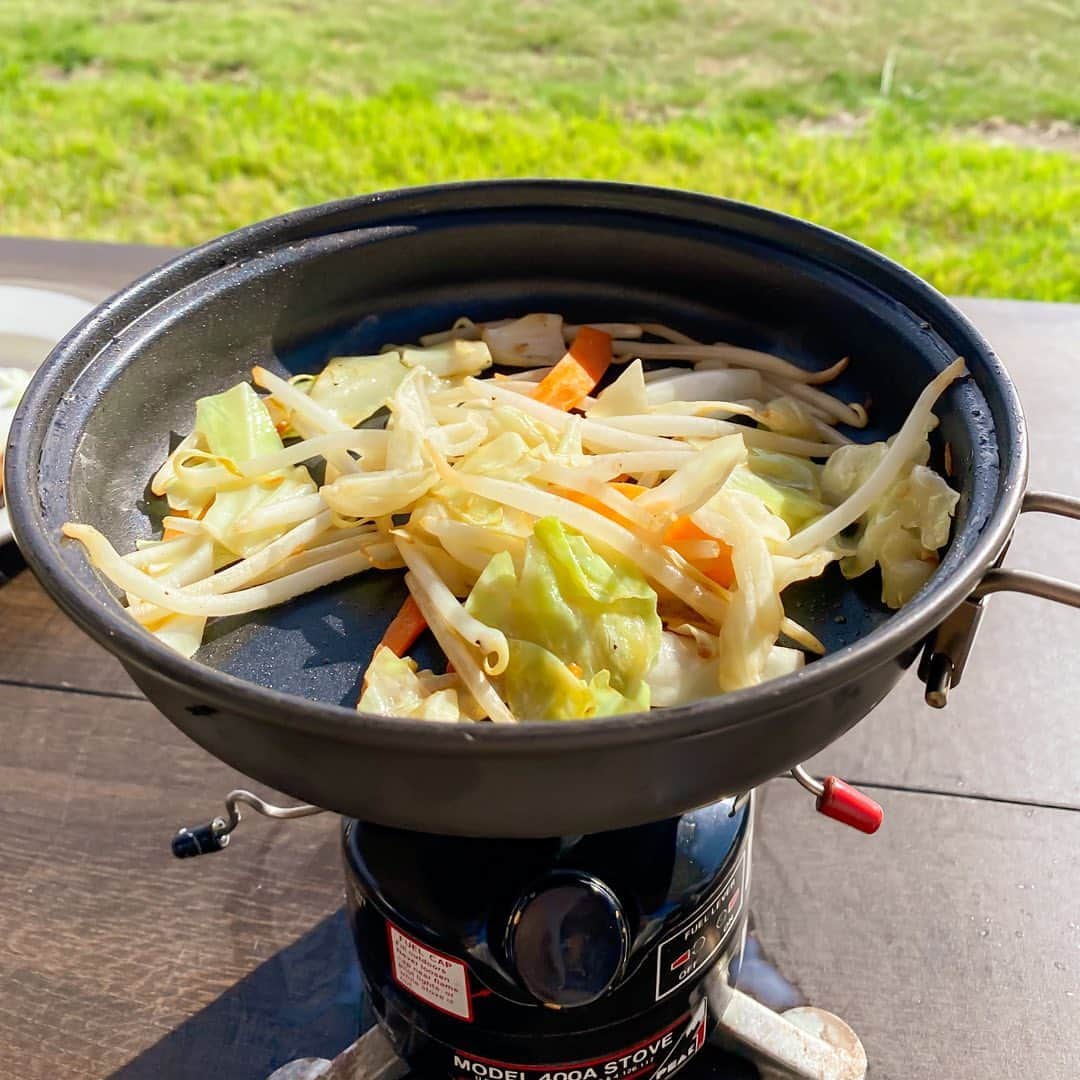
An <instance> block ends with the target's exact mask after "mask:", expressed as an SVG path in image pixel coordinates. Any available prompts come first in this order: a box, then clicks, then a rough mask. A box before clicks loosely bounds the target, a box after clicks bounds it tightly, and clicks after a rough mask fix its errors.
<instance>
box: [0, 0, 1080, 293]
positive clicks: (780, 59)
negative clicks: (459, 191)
mask: <svg viewBox="0 0 1080 1080" xmlns="http://www.w3.org/2000/svg"><path fill="white" fill-rule="evenodd" d="M937 8H938V5H932V4H930V3H928V2H916V0H896V2H895V3H892V4H886V3H879V2H873V3H871V2H863V3H857V2H837V0H833V2H822V3H821V4H817V5H793V4H789V3H786V2H784V0H763V2H762V3H761V4H757V5H746V4H735V3H730V2H727V0H682V2H679V0H621V2H620V0H592V2H589V0H577V2H576V3H570V2H568V0H547V2H544V0H516V2H513V3H511V2H504V0H472V2H471V3H470V2H465V0H444V2H439V3H436V2H434V0H397V2H394V3H381V4H373V3H368V4H342V3H340V0H338V2H336V3H333V4H332V3H330V2H329V0H309V2H306V3H303V2H300V0H295V2H285V0H273V2H264V3H259V4H255V3H252V2H236V0H232V2H230V3H227V4H226V3H222V2H220V0H180V2H177V0H169V2H165V0H128V2H126V3H108V4H101V3H98V4H92V3H88V2H87V0H50V2H49V3H47V4H40V3H37V4H29V3H22V2H18V0H0V231H2V232H7V233H23V234H34V235H48V236H68V237H83V238H98V239H112V240H128V241H147V242H159V243H193V242H196V241H198V240H201V239H205V238H206V237H209V236H211V235H215V234H217V233H220V232H222V231H224V230H227V229H229V228H233V227H235V226H237V225H241V224H244V223H246V222H248V221H251V220H254V219H257V218H261V217H265V216H267V215H269V214H272V213H277V212H280V211H283V210H286V209H289V208H292V207H295V206H298V205H303V204H306V203H311V202H317V201H321V200H324V199H330V198H337V197H340V196H343V195H347V194H351V193H354V192H362V191H370V190H376V189H379V188H385V187H393V186H398V185H403V184H418V183H427V182H434V181H439V180H451V179H463V178H471V177H490V176H530V175H532V176H536V175H544V176H587V177H603V178H610V179H620V180H631V181H640V182H645V183H656V184H669V185H674V186H679V187H686V188H693V189H697V190H701V191H708V192H712V193H716V194H722V195H726V196H730V197H733V198H740V199H747V200H750V201H753V202H757V203H761V204H763V205H767V206H771V207H775V208H777V209H781V210H785V211H788V212H790V213H795V214H798V215H800V216H803V217H807V218H810V219H812V220H815V221H818V222H821V223H822V224H825V225H828V226H830V227H832V228H836V229H839V230H841V231H843V232H846V233H848V234H850V235H852V236H855V237H857V238H858V239H860V240H863V241H864V242H866V243H869V244H871V245H872V246H874V247H877V248H879V249H880V250H882V251H885V252H886V253H888V254H890V255H892V256H893V257H895V258H898V259H900V260H901V261H903V262H905V263H906V264H907V265H909V266H911V267H912V269H914V270H915V271H916V272H918V273H920V274H922V275H924V276H925V277H927V278H929V279H930V280H931V281H933V282H934V283H935V284H936V285H938V286H939V287H940V288H943V289H945V290H947V291H951V292H960V293H968V294H981V295H1011V296H1019V297H1030V298H1038V299H1050V300H1067V299H1071V300H1080V231H1078V225H1077V222H1078V221H1080V159H1078V157H1077V156H1076V154H1075V152H1069V151H1068V150H1066V151H1047V150H1042V149H1032V148H1027V147H1021V146H1016V145H1001V146H997V145H991V144H990V143H989V142H988V141H987V139H986V138H984V136H983V135H982V133H981V130H980V128H979V126H978V125H980V124H981V123H983V122H984V121H987V120H989V119H991V118H995V117H1000V118H1004V119H1005V120H1008V121H1010V122H1013V123H1015V124H1026V125H1041V124H1047V123H1050V122H1052V121H1056V122H1058V123H1059V125H1061V124H1065V125H1069V124H1074V123H1076V122H1077V121H1080V84H1078V83H1077V80H1076V79H1075V77H1074V76H1073V74H1072V67H1073V66H1074V62H1075V57H1076V56H1077V55H1080V17H1078V16H1077V13H1076V9H1075V5H1072V4H1070V3H1068V2H1067V0H1066V2H1062V3H1057V2H1055V0H1044V2H1042V3H1039V2H1033V3H1027V4H1023V5H1017V4H1014V3H1007V2H1006V0H981V2H978V3H976V2H972V0H968V2H967V3H955V4H953V5H951V6H950V7H949V8H948V10H945V11H938V10H937ZM883 66H886V67H890V68H891V69H892V74H891V77H888V76H886V77H885V79H884V85H883V76H882V69H883ZM883 90H884V91H887V93H883ZM846 115H853V116H855V117H857V118H858V122H857V123H852V122H851V120H850V118H848V119H844V117H845V116H846ZM838 116H840V117H841V119H844V122H843V123H842V124H836V123H835V122H834V120H835V118H836V117H838ZM834 127H836V128H837V129H838V130H836V131H834V130H833V128H834ZM840 129H842V130H840ZM1066 143H1067V144H1068V145H1072V144H1073V140H1072V138H1071V137H1070V138H1069V139H1067V140H1066Z"/></svg>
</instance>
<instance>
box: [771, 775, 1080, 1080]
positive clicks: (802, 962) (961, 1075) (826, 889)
mask: <svg viewBox="0 0 1080 1080" xmlns="http://www.w3.org/2000/svg"><path fill="white" fill-rule="evenodd" d="M1078 896H1080V813H1077V812H1076V811H1068V810H1045V809H1037V808H1033V807H1019V806H1010V805H1002V804H995V803H987V802H982V801H978V800H973V799H965V798H942V797H932V796H925V795H914V794H909V793H901V792H894V793H890V794H889V796H888V800H887V816H886V819H885V825H884V826H883V827H882V831H881V832H880V833H878V834H877V835H876V836H873V837H866V836H862V835H861V834H859V833H856V832H853V831H852V830H850V829H843V828H839V827H836V826H834V825H832V824H831V823H829V822H825V821H823V820H822V819H820V818H818V817H817V816H816V815H815V814H814V813H813V812H812V803H811V802H810V800H809V799H808V798H807V796H806V794H805V793H804V792H803V791H802V790H801V789H800V788H798V787H797V786H796V785H795V784H794V783H793V782H791V781H782V780H778V781H774V782H773V783H771V784H769V785H768V786H767V788H766V789H765V797H764V798H763V799H762V806H761V815H760V818H759V829H758V833H757V836H756V846H755V851H754V884H753V896H752V901H751V910H752V912H753V913H754V918H755V922H756V926H757V933H758V935H759V937H760V939H761V941H762V943H763V945H764V947H765V950H766V952H767V953H768V954H769V955H771V956H772V958H773V959H774V961H775V962H776V963H777V965H778V967H779V968H780V969H781V971H783V972H784V973H785V974H787V975H788V976H789V977H790V978H792V979H793V980H794V981H795V982H796V983H797V984H798V985H799V987H800V988H801V989H802V990H803V992H804V993H805V994H806V996H807V997H808V998H809V1000H810V1001H811V1002H812V1003H813V1004H815V1005H818V1006H820V1007H822V1008H826V1009H830V1010H832V1011H833V1012H836V1013H838V1014H839V1015H840V1016H842V1017H843V1018H844V1019H845V1020H847V1022H848V1023H849V1024H851V1025H852V1027H854V1029H855V1030H856V1031H857V1032H858V1033H859V1036H860V1037H861V1039H862V1041H863V1044H864V1045H865V1047H866V1050H867V1053H868V1055H869V1058H870V1061H871V1063H872V1068H871V1076H872V1077H874V1078H875V1080H909V1078H915V1077H928V1078H929V1077H941V1078H942V1080H944V1078H946V1077H947V1078H948V1080H988V1078H991V1077H1022V1076H1040V1077H1053V1078H1054V1080H1067V1078H1072V1077H1076V1076H1080V900H1078V899H1077V897H1078Z"/></svg>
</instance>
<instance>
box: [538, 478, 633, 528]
mask: <svg viewBox="0 0 1080 1080" xmlns="http://www.w3.org/2000/svg"><path fill="white" fill-rule="evenodd" d="M627 486H628V487H629V486H630V485H629V484H628V485H627ZM551 490H552V492H554V494H556V495H559V496H561V497H562V498H564V499H569V500H570V501H571V502H576V503H578V504H580V505H581V506H587V507H588V508H589V509H590V510H594V511H595V512H596V513H598V514H603V515H604V517H606V518H607V519H608V520H609V521H614V522H615V523H616V524H617V525H622V526H629V527H630V528H636V526H635V525H634V524H633V522H628V521H627V520H626V518H624V517H623V516H622V514H620V513H619V512H618V511H617V510H612V509H611V507H610V506H608V505H607V503H602V502H601V501H600V500H599V499H597V498H596V497H595V496H593V495H587V494H586V493H585V492H584V491H574V490H572V489H571V488H564V487H559V486H558V485H556V484H552V485H551ZM641 490H642V491H644V490H646V489H645V488H642V489H641ZM624 494H625V492H624Z"/></svg>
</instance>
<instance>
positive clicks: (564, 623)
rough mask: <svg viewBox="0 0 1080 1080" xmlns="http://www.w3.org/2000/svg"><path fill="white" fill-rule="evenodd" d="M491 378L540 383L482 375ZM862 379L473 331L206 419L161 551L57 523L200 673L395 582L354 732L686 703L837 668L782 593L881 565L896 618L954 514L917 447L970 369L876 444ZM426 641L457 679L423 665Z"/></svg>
mask: <svg viewBox="0 0 1080 1080" xmlns="http://www.w3.org/2000/svg"><path fill="white" fill-rule="evenodd" d="M643 361H658V362H660V363H662V364H666V365H668V366H666V367H659V368H656V367H655V365H654V370H647V369H646V367H645V364H644V363H643ZM493 363H494V364H496V365H499V366H502V367H504V368H505V367H511V368H516V369H520V370H516V371H514V372H513V373H511V374H509V375H507V374H506V373H504V372H498V373H495V374H492V373H490V372H489V373H488V374H487V375H485V376H484V377H480V376H481V375H482V373H484V372H487V371H488V369H489V368H490V367H491V366H492V364H493ZM613 363H614V364H615V365H625V366H622V367H621V369H620V370H619V371H618V375H617V377H615V378H611V377H610V376H609V372H608V369H609V367H611V365H612V364H613ZM672 365H690V366H672ZM846 365H847V360H846V359H845V360H842V361H840V362H838V363H836V364H834V365H832V367H830V368H828V369H826V370H825V371H817V372H814V371H808V370H805V369H803V368H801V367H799V366H798V365H796V364H794V363H793V362H792V361H790V360H787V359H784V358H781V357H776V356H771V355H769V354H767V353H762V352H757V351H754V350H749V349H744V348H741V347H737V346H733V345H726V344H707V343H701V342H697V341H694V340H693V339H691V338H688V337H687V336H686V335H685V334H682V333H680V332H679V331H677V330H672V329H671V328H669V327H666V326H662V325H659V324H648V323H643V324H626V323H622V324H613V323H607V324H605V323H594V324H586V325H580V326H569V325H567V324H565V323H564V322H563V320H562V318H561V317H560V316H558V315H554V314H532V315H526V316H524V317H523V318H520V319H516V320H506V321H503V322H497V323H488V324H478V323H474V322H472V321H470V320H469V319H465V318H463V319H459V320H458V321H457V322H456V323H455V324H454V326H453V327H452V328H451V329H449V330H446V331H442V332H439V333H435V334H430V335H427V336H426V337H425V338H423V339H422V340H421V345H420V346H418V347H413V346H397V345H393V346H387V347H386V348H385V349H383V351H382V352H380V353H378V354H376V355H371V356H347V357H337V358H335V359H332V360H331V361H330V362H329V363H328V364H326V366H325V367H324V368H323V369H322V371H320V372H319V373H317V374H313V375H303V376H295V377H294V378H292V379H286V378H283V377H281V376H279V375H276V374H274V373H273V372H271V371H269V370H267V369H266V368H263V367H256V368H254V369H253V371H252V381H253V384H254V387H258V388H259V389H261V390H262V391H263V392H264V393H263V394H262V395H260V394H259V393H258V392H257V391H256V389H255V388H254V387H253V386H252V385H250V384H248V383H240V384H238V385H236V386H234V387H232V388H231V389H229V390H226V391H225V392H224V393H220V394H215V395H213V396H211V397H206V398H202V399H200V401H199V402H198V404H197V408H196V415H195V423H194V428H193V430H192V432H191V434H190V435H188V436H187V437H186V438H184V439H183V440H182V441H181V442H180V443H179V445H177V446H176V447H175V448H174V449H173V450H172V452H171V453H170V454H169V456H168V458H167V459H166V461H165V463H164V464H163V465H162V466H161V468H160V469H159V470H158V472H157V474H156V475H155V476H154V478H153V481H152V484H151V487H152V489H153V491H154V492H155V494H157V495H159V496H161V497H163V498H164V499H165V501H166V503H167V505H168V513H167V514H166V516H165V518H164V521H163V532H162V537H161V539H159V540H146V541H140V542H139V543H138V545H137V549H136V550H135V551H133V552H131V553H130V554H128V555H124V556H121V555H120V554H118V553H117V552H116V551H115V549H114V548H113V547H112V545H111V544H110V543H109V541H108V540H107V539H106V538H105V537H104V536H103V535H102V534H101V533H100V532H98V531H97V530H96V529H93V528H91V527H90V526H88V525H80V524H68V525H66V526H65V527H64V532H65V534H66V535H67V536H69V537H72V538H74V539H76V540H79V541H80V542H81V543H82V544H83V545H84V546H85V548H86V551H87V553H88V555H89V557H90V559H91V561H92V562H93V563H94V565H95V566H97V567H98V569H100V570H101V572H102V573H103V574H104V575H105V576H106V577H107V578H109V579H110V580H111V581H112V582H113V583H114V585H116V586H117V587H118V588H119V589H120V590H122V592H123V593H124V596H125V599H126V602H127V606H128V609H129V611H130V613H131V615H132V617H133V618H134V619H136V620H137V621H138V622H139V623H140V625H142V626H143V627H144V628H145V629H146V630H147V631H148V632H150V633H152V634H155V635H156V636H157V637H158V638H159V639H160V640H162V641H163V642H165V643H166V644H168V645H169V646H171V647H172V648H175V649H177V650H178V651H180V652H182V653H183V654H184V655H187V656H191V655H194V654H195V653H196V652H197V650H198V648H199V645H200V643H201V640H202V636H203V633H204V631H205V627H206V624H207V621H208V620H209V619H213V618H219V617H223V616H229V615H237V614H244V613H246V612H251V611H256V610H259V609H261V608H265V607H269V606H271V605H274V604H279V603H284V602H287V601H289V600H292V599H294V598H296V597H298V596H301V595H303V594H304V593H306V592H308V591H310V590H312V589H316V588H320V587H321V586H323V585H326V584H330V583H332V582H336V581H340V580H342V579H343V578H347V577H350V576H352V575H354V574H357V573H360V572H361V571H364V570H368V569H371V568H377V569H382V570H401V569H404V570H405V571H406V574H405V583H406V586H407V588H408V590H409V595H408V598H407V600H406V602H405V604H404V605H403V606H402V608H401V610H400V611H399V612H398V614H397V616H396V617H395V618H394V619H393V621H392V622H391V623H390V625H389V627H388V628H387V630H386V633H385V634H384V636H383V639H382V641H381V643H380V645H379V646H378V647H377V648H376V650H375V654H374V656H373V657H372V658H371V659H370V662H369V665H368V668H367V673H366V675H365V679H364V688H363V693H362V695H361V698H360V701H359V704H358V708H359V709H360V710H361V711H364V712H374V713H382V714H385V715H392V716H399V717H405V718H412V719H421V720H442V721H450V722H472V721H475V720H481V719H487V720H491V721H495V722H499V723H511V722H514V721H518V720H574V719H581V718H589V717H599V716H608V715H613V714H617V713H625V712H634V711H639V710H643V709H647V708H649V707H650V706H651V707H665V706H671V705H678V704H683V703H685V702H688V701H693V700H695V699H697V698H701V697H707V696H711V695H714V694H718V693H722V692H724V691H727V690H735V689H740V688H742V687H747V686H754V685H756V684H758V683H760V682H762V681H764V680H766V679H770V678H775V677H778V676H780V675H786V674H791V673H793V672H796V671H798V670H799V669H800V668H801V667H802V666H803V664H804V663H805V653H807V652H809V653H812V654H817V653H821V652H823V651H824V650H823V647H822V646H821V644H820V642H818V640H817V638H816V637H815V636H814V634H813V633H812V632H811V631H810V629H808V628H807V627H804V626H801V625H800V624H798V623H797V622H795V621H794V620H792V619H791V618H790V617H789V616H788V615H787V613H786V612H785V609H784V591H785V590H786V589H787V588H788V587H789V586H790V585H792V584H794V583H795V582H798V581H803V580H805V579H807V578H812V577H816V576H818V575H820V574H821V573H822V572H823V571H824V570H825V569H826V568H827V567H828V565H829V564H830V563H832V562H834V561H838V562H839V564H840V569H841V571H842V572H843V573H844V574H845V575H847V576H849V577H854V576H857V575H860V574H863V573H866V572H867V571H868V570H870V569H871V568H873V567H875V566H876V567H880V571H881V578H882V599H883V601H884V602H885V603H886V604H887V605H888V606H890V607H893V608H896V607H899V606H901V605H902V604H904V603H906V602H907V601H908V600H910V599H911V598H912V596H914V594H915V593H916V592H918V590H919V589H921V588H922V587H923V586H924V585H925V584H926V582H927V580H928V579H929V577H930V575H931V574H932V573H933V570H934V567H935V566H936V565H937V558H938V552H939V551H940V550H941V549H942V548H943V547H944V546H945V545H946V544H947V543H948V539H949V533H950V528H951V521H952V515H953V513H954V511H955V508H956V504H957V500H958V495H957V493H956V492H955V491H953V490H952V489H951V488H950V487H949V486H948V484H947V483H946V482H945V480H944V479H943V478H942V477H941V476H939V475H938V474H937V473H936V472H935V471H934V470H933V469H932V468H930V466H929V460H930V444H929V441H928V438H927V435H928V432H929V431H930V429H931V428H932V426H933V423H934V418H933V407H934V404H935V402H936V401H937V399H938V398H939V397H940V395H941V394H942V393H943V392H944V391H945V389H946V388H947V387H948V386H949V385H950V383H952V382H953V381H954V380H955V379H957V378H960V377H961V376H962V375H963V374H964V366H963V361H961V360H957V361H956V362H955V363H953V364H952V365H950V366H949V367H948V368H946V369H945V370H944V371H942V372H941V373H940V374H939V375H938V376H937V377H936V378H935V379H934V380H933V381H932V382H931V383H930V385H929V386H927V387H926V389H925V390H924V391H923V393H922V394H921V395H920V397H919V399H918V401H917V402H916V404H915V407H914V409H913V410H912V412H911V414H910V416H909V417H908V419H907V421H906V422H905V423H904V425H903V427H902V428H901V430H900V431H899V432H898V433H897V435H896V436H895V437H894V438H893V439H891V440H889V442H888V443H873V444H858V443H856V442H853V441H852V438H851V435H852V434H854V433H857V430H858V429H859V428H861V427H863V426H864V425H865V424H866V422H867V416H866V410H865V409H864V408H863V407H862V405H860V404H859V403H858V402H847V401H842V400H840V399H839V398H837V397H835V396H833V395H831V394H829V393H828V392H826V391H825V390H824V389H822V385H823V384H824V383H826V382H828V381H829V380H830V379H832V378H834V377H835V376H836V375H838V374H839V373H840V372H841V371H843V370H844V368H845V367H846ZM382 410H386V420H385V424H384V426H383V427H375V426H373V425H374V424H375V423H376V422H377V420H378V414H379V413H380V412H381V411H382ZM360 424H367V425H368V426H365V427H358V425H360ZM839 425H846V426H847V427H848V428H849V434H845V433H844V432H842V431H840V430H838V426H839ZM320 460H321V461H322V462H323V463H324V465H323V469H322V471H320V470H319V469H317V468H316V467H315V464H316V463H318V462H319V461H320ZM309 469H310V471H309ZM316 477H319V480H318V482H317V481H316V479H315V478H316ZM425 630H430V631H431V634H432V636H433V637H434V639H435V641H436V643H437V644H438V645H439V647H440V648H441V650H442V651H443V653H444V654H445V656H446V659H447V662H448V665H449V670H448V672H447V673H446V674H445V675H436V674H433V673H432V672H428V671H419V670H418V668H417V665H416V664H415V662H414V661H413V660H412V659H411V658H410V657H408V655H407V653H408V651H409V650H410V649H411V648H412V647H413V645H414V644H415V642H416V641H417V639H418V638H419V637H420V635H421V634H422V633H423V632H424V631H425ZM792 645H795V646H797V648H793V647H791V646H792Z"/></svg>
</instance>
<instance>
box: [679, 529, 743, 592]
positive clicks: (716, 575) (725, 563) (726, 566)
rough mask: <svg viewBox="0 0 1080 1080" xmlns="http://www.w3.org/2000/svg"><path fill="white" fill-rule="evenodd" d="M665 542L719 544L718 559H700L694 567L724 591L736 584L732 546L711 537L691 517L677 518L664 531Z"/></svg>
mask: <svg viewBox="0 0 1080 1080" xmlns="http://www.w3.org/2000/svg"><path fill="white" fill-rule="evenodd" d="M663 540H664V543H665V544H676V543H678V542H679V541H680V540H712V541H714V542H715V543H717V544H719V545H720V554H719V555H717V556H716V558H714V559H699V560H697V561H696V562H694V566H696V567H697V568H698V569H699V570H700V571H701V572H702V573H703V574H704V575H705V576H706V577H708V578H711V579H712V580H713V581H715V582H716V584H717V585H719V586H721V587H722V588H724V589H730V588H731V587H732V585H734V584H735V566H734V564H733V563H732V561H731V555H732V550H731V545H730V544H725V543H724V541H723V540H720V539H718V538H717V537H715V536H710V535H709V534H708V533H707V532H706V531H705V530H704V529H702V528H700V527H699V526H697V525H695V524H694V522H693V521H691V520H690V518H689V517H680V518H676V519H675V520H674V521H673V522H672V523H671V524H670V525H669V526H668V527H667V528H666V529H665V530H664V537H663Z"/></svg>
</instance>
